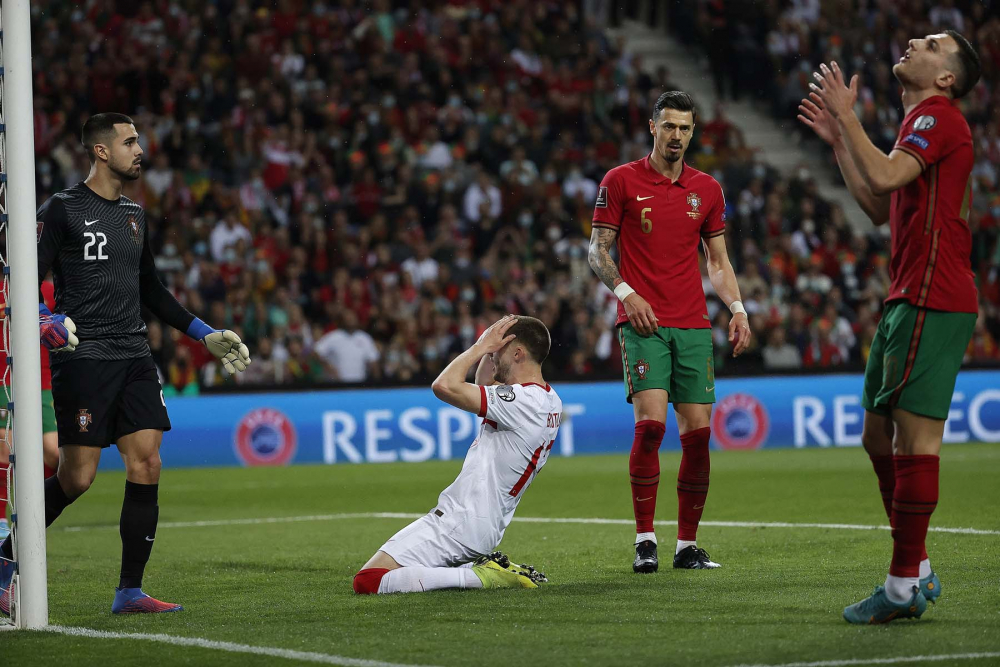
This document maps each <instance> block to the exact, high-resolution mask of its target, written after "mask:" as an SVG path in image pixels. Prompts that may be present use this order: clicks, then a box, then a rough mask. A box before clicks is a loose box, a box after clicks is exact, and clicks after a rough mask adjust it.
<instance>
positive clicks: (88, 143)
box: [80, 113, 135, 163]
mask: <svg viewBox="0 0 1000 667" xmlns="http://www.w3.org/2000/svg"><path fill="white" fill-rule="evenodd" d="M123 124H124V125H135V123H133V122H132V119H131V118H129V117H128V116H126V115H125V114H123V113H99V114H97V115H96V116H91V117H90V118H88V119H87V122H86V123H84V124H83V131H82V132H80V142H81V143H82V144H83V147H84V149H86V151H87V157H89V158H90V161H91V163H94V162H96V161H97V153H95V152H94V145H95V144H107V143H109V142H110V141H112V140H113V139H114V138H115V125H123Z"/></svg>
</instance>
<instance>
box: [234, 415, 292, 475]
mask: <svg viewBox="0 0 1000 667" xmlns="http://www.w3.org/2000/svg"><path fill="white" fill-rule="evenodd" d="M233 441H234V442H233V444H234V446H235V448H236V456H237V457H239V459H240V461H242V462H243V465H247V466H283V465H286V464H288V463H289V462H290V461H291V460H292V458H294V456H295V449H296V446H297V444H298V443H297V442H296V435H295V426H293V425H292V422H291V420H289V419H288V417H287V416H285V413H284V412H281V411H280V410H275V409H274V408H256V409H254V410H251V411H250V412H248V413H247V414H246V415H244V416H243V419H241V420H240V423H239V424H238V425H237V426H236V432H235V433H234V434H233Z"/></svg>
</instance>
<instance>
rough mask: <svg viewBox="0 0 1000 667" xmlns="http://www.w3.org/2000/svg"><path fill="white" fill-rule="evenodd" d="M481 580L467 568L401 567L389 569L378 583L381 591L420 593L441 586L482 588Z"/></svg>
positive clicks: (434, 589) (440, 587)
mask: <svg viewBox="0 0 1000 667" xmlns="http://www.w3.org/2000/svg"><path fill="white" fill-rule="evenodd" d="M482 587H483V582H481V581H480V580H479V577H477V576H476V575H475V573H474V572H473V571H472V570H470V569H468V568H459V567H401V568H398V569H395V570H389V571H388V572H386V573H385V575H384V576H383V577H382V581H381V582H380V583H379V586H378V592H379V593H380V594H382V593H422V592H424V591H436V590H439V589H442V588H482Z"/></svg>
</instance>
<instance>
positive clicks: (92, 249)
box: [83, 232, 108, 261]
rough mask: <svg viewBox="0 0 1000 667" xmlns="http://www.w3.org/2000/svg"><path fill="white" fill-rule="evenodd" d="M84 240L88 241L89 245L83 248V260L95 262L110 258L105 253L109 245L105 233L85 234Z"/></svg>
mask: <svg viewBox="0 0 1000 667" xmlns="http://www.w3.org/2000/svg"><path fill="white" fill-rule="evenodd" d="M83 238H84V239H86V240H87V243H86V244H85V245H84V246H83V258H84V259H85V260H87V261H93V260H98V259H107V258H108V255H107V253H106V252H104V246H106V245H107V244H108V237H107V236H105V235H104V232H84V233H83Z"/></svg>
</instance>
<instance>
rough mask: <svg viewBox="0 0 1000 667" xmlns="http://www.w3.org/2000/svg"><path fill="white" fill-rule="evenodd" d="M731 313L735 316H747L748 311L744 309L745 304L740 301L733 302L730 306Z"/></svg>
mask: <svg viewBox="0 0 1000 667" xmlns="http://www.w3.org/2000/svg"><path fill="white" fill-rule="evenodd" d="M729 311H730V312H731V313H732V314H733V315H738V314H740V313H743V314H744V315H746V314H747V309H746V308H744V307H743V302H742V301H739V300H736V301H733V302H732V303H731V304H729Z"/></svg>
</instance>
